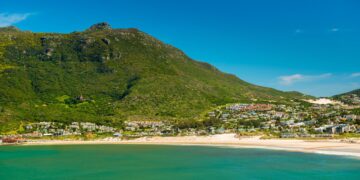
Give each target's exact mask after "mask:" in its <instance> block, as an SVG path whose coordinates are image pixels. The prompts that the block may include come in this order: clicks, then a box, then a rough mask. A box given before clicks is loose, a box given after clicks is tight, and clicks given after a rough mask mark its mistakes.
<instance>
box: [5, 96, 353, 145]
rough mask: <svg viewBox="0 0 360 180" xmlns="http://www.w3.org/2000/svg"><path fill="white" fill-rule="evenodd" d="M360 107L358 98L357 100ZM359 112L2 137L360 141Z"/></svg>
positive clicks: (29, 127)
mask: <svg viewBox="0 0 360 180" xmlns="http://www.w3.org/2000/svg"><path fill="white" fill-rule="evenodd" d="M351 98H353V100H352V101H355V102H356V98H357V96H356V97H355V96H351ZM354 109H358V106H348V105H344V104H342V103H306V102H294V103H293V104H291V105H289V104H287V105H285V104H270V103H251V104H250V103H249V104H247V103H235V104H228V105H225V106H220V107H217V108H215V109H213V110H211V111H209V112H207V113H206V115H205V116H204V117H203V120H201V121H196V122H195V123H191V124H187V125H186V126H184V125H183V124H176V123H174V122H171V121H150V120H149V121H124V122H123V124H122V126H119V127H112V126H111V125H101V124H96V123H93V122H71V123H69V124H65V123H60V122H32V123H27V124H23V125H22V127H21V128H22V132H21V133H20V134H12V135H5V134H4V135H1V136H0V137H1V139H2V141H1V142H2V143H18V142H24V141H27V140H31V139H42V138H55V139H56V138H59V137H65V138H66V137H93V136H94V135H101V136H99V137H113V138H119V139H124V138H125V139H129V138H130V139H131V138H140V137H154V136H205V135H214V134H225V133H236V134H238V135H240V136H241V135H259V134H260V135H262V136H264V137H268V138H334V137H342V136H344V137H359V136H360V115H359V114H358V113H356V112H355V111H354Z"/></svg>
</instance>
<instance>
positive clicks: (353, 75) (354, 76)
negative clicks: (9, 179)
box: [350, 72, 360, 78]
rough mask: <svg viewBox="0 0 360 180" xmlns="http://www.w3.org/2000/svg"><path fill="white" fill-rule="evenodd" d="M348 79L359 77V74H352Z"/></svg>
mask: <svg viewBox="0 0 360 180" xmlns="http://www.w3.org/2000/svg"><path fill="white" fill-rule="evenodd" d="M350 77H352V78H356V77H360V72H356V73H352V74H351V75H350Z"/></svg>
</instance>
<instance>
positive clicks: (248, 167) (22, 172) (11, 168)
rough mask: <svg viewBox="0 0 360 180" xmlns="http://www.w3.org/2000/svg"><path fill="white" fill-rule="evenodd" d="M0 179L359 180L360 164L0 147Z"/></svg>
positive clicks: (222, 151)
mask: <svg viewBox="0 0 360 180" xmlns="http://www.w3.org/2000/svg"><path fill="white" fill-rule="evenodd" d="M0 179H1V180H7V179H21V180H23V179H170V180H177V179H222V180H224V179H290V180H292V179H337V180H338V179H347V180H350V179H360V160H358V159H354V158H348V157H341V156H327V155H318V154H306V153H294V152H285V151H273V150H264V149H242V148H221V147H202V146H163V145H161V146H160V145H63V146H1V147H0Z"/></svg>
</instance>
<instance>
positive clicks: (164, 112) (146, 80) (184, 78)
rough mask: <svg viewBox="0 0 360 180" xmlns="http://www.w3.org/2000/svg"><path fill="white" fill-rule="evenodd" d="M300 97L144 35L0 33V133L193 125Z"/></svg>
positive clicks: (103, 26)
mask: <svg viewBox="0 0 360 180" xmlns="http://www.w3.org/2000/svg"><path fill="white" fill-rule="evenodd" d="M300 98H303V95H302V94H300V93H296V92H291V93H287V92H282V91H277V90H274V89H271V88H265V87H260V86H256V85H252V84H250V83H247V82H245V81H242V80H240V79H238V78H237V77H235V76H234V75H230V74H226V73H222V72H220V71H219V70H217V69H216V68H215V67H213V66H211V65H209V64H207V63H203V62H198V61H194V60H192V59H191V58H189V57H187V56H186V55H185V54H184V53H183V52H182V51H180V50H178V49H176V48H174V47H172V46H170V45H167V44H164V43H162V42H161V41H159V40H157V39H155V38H153V37H151V36H149V35H148V34H146V33H144V32H141V31H139V30H137V29H111V27H110V26H109V25H108V24H107V23H100V24H96V25H94V26H92V27H91V28H89V29H88V30H86V31H84V32H74V33H70V34H56V33H32V32H24V31H20V30H18V29H16V28H14V27H8V28H2V29H0V131H8V130H11V129H16V128H17V127H18V126H19V124H20V122H21V121H58V122H72V121H89V122H97V123H101V124H112V125H121V122H122V121H124V120H147V119H153V120H174V121H182V120H192V119H197V118H199V116H200V115H201V114H202V113H203V112H205V111H207V110H208V109H210V108H212V107H215V106H219V105H223V104H227V103H234V102H252V101H257V102H261V101H272V102H275V101H276V102H287V103H289V102H291V101H290V100H291V99H300Z"/></svg>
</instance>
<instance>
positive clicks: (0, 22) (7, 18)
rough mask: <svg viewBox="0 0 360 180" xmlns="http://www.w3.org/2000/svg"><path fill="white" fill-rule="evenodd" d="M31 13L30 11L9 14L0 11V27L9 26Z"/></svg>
mask: <svg viewBox="0 0 360 180" xmlns="http://www.w3.org/2000/svg"><path fill="white" fill-rule="evenodd" d="M30 15H31V13H25V14H19V13H14V14H9V13H0V27H6V26H11V25H13V24H16V23H18V22H20V21H23V20H25V19H26V18H28V17H29V16H30Z"/></svg>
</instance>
